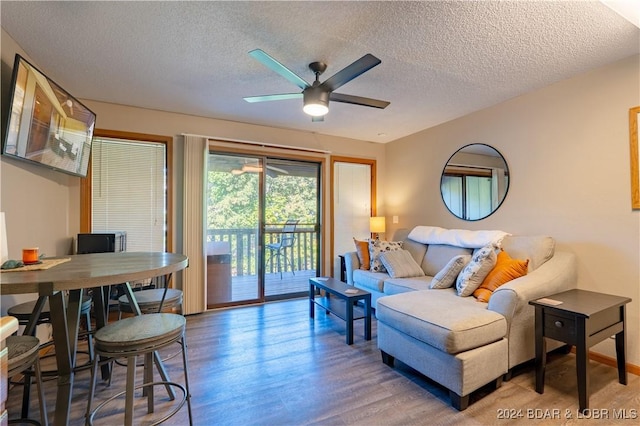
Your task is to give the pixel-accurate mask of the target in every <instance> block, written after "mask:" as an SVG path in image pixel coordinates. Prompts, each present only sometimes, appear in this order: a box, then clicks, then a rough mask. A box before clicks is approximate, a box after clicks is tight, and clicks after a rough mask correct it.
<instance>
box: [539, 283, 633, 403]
mask: <svg viewBox="0 0 640 426" xmlns="http://www.w3.org/2000/svg"><path fill="white" fill-rule="evenodd" d="M629 302H631V299H630V298H628V297H620V296H613V295H610V294H602V293H596V292H593V291H586V290H577V289H574V290H568V291H565V292H562V293H557V294H552V295H550V296H547V297H543V298H541V299H536V300H531V301H529V304H530V305H533V306H534V307H535V309H536V313H535V321H536V325H535V339H536V340H535V346H536V392H538V393H540V394H542V393H544V371H545V366H546V359H547V350H546V342H545V337H547V338H551V339H554V340H558V341H560V342H564V343H568V344H570V345H575V348H576V373H577V376H578V404H579V407H580V411H581V412H582V411H584V410H586V409H587V408H589V347H591V346H593V345H595V344H596V343H599V342H601V341H603V340H605V339H608V338H609V337H610V336H612V335H615V336H616V358H617V364H618V381H619V382H620V383H621V384H623V385H626V384H627V369H626V342H625V331H626V330H625V317H626V311H625V305H626V304H627V303H629Z"/></svg>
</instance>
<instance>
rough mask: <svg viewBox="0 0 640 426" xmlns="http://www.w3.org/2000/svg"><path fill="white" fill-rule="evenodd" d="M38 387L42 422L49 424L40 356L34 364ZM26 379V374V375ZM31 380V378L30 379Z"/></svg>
mask: <svg viewBox="0 0 640 426" xmlns="http://www.w3.org/2000/svg"><path fill="white" fill-rule="evenodd" d="M34 370H35V377H36V387H37V388H38V406H39V407H40V424H41V425H42V426H48V425H49V421H48V419H47V404H46V402H45V399H44V386H43V382H42V371H41V370H40V358H36V362H35V365H34ZM25 379H26V376H25ZM29 381H31V379H29Z"/></svg>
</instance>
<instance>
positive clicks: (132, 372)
mask: <svg viewBox="0 0 640 426" xmlns="http://www.w3.org/2000/svg"><path fill="white" fill-rule="evenodd" d="M185 328H186V320H185V318H184V317H183V316H182V315H178V314H170V313H153V314H147V315H140V316H135V317H130V318H125V319H123V320H120V321H116V322H113V323H110V324H108V325H106V326H105V327H103V328H101V329H99V330H98V331H97V332H96V333H95V335H94V340H95V342H94V343H95V348H94V349H95V352H96V355H100V356H102V357H106V358H123V357H124V358H127V379H126V389H125V390H124V391H122V392H120V393H118V394H116V395H113V396H112V397H111V398H109V399H107V400H106V401H104V402H102V403H101V404H100V405H98V406H97V407H96V408H95V410H93V411H92V410H91V405H92V403H93V398H94V395H95V388H96V381H97V372H98V365H99V361H98V356H96V357H94V361H93V368H92V370H91V384H90V387H89V402H88V404H87V414H86V415H87V423H88V424H89V425H92V424H93V421H94V418H95V416H96V414H97V412H98V411H99V410H100V409H102V407H104V406H105V405H106V404H108V403H109V402H111V401H113V400H114V399H116V398H119V397H120V396H122V395H125V414H124V424H125V425H127V426H129V425H132V424H133V397H134V392H135V390H136V389H140V388H148V389H145V390H146V397H147V413H152V412H153V411H154V400H153V399H154V398H153V386H156V385H165V386H172V387H177V388H178V389H180V390H181V391H182V393H183V398H182V401H180V402H179V403H178V404H177V406H176V407H175V408H174V409H173V410H172V411H171V412H169V414H167V415H166V416H165V417H163V418H162V419H160V420H157V421H155V422H154V423H153V424H159V423H162V422H164V421H165V420H167V419H169V418H170V417H172V416H173V415H174V414H176V413H177V412H178V411H179V410H180V408H182V406H183V405H184V403H185V402H186V403H187V408H188V411H189V424H190V425H191V424H193V422H192V417H191V394H190V392H189V374H188V363H187V345H186V341H185ZM175 342H180V344H181V346H182V362H183V367H184V382H185V385H184V386H182V385H181V384H178V383H176V382H172V381H167V380H165V381H156V382H154V381H153V354H154V352H155V351H157V350H159V349H162V348H164V347H166V346H168V345H170V344H173V343H175ZM138 355H144V358H145V364H144V379H143V383H142V384H139V385H136V358H137V356H138Z"/></svg>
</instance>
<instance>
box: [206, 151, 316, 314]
mask: <svg viewBox="0 0 640 426" xmlns="http://www.w3.org/2000/svg"><path fill="white" fill-rule="evenodd" d="M206 178H207V186H206V194H205V196H206V200H207V212H206V218H207V219H206V220H207V223H206V232H207V235H206V241H207V305H208V307H210V308H215V307H221V306H230V305H237V304H244V303H255V302H262V301H266V300H273V299H280V298H288V297H295V296H300V295H303V294H305V292H306V291H308V278H309V277H310V276H316V274H317V270H318V269H319V262H320V259H319V238H318V236H319V231H320V226H319V223H320V215H319V211H320V208H319V193H320V191H319V182H320V165H319V164H317V163H309V162H301V161H292V160H282V159H274V158H267V157H263V156H251V155H236V154H227V153H217V152H216V153H210V154H209V159H208V170H207V176H206Z"/></svg>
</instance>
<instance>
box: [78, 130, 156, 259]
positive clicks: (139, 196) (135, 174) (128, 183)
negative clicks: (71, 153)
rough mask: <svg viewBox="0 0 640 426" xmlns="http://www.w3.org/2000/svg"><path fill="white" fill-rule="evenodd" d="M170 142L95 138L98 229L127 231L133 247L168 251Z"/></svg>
mask: <svg viewBox="0 0 640 426" xmlns="http://www.w3.org/2000/svg"><path fill="white" fill-rule="evenodd" d="M166 158H167V153H166V145H165V144H163V143H154V142H137V141H128V140H120V139H107V138H95V139H94V140H93V146H92V153H91V165H92V166H91V167H92V170H91V172H92V180H93V183H92V194H91V198H92V214H91V217H92V232H115V231H125V232H126V233H127V251H165V249H166V233H167V227H166V221H167V216H166V205H167V197H166V193H167V182H166Z"/></svg>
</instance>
